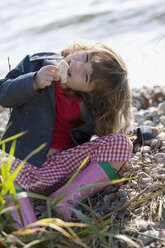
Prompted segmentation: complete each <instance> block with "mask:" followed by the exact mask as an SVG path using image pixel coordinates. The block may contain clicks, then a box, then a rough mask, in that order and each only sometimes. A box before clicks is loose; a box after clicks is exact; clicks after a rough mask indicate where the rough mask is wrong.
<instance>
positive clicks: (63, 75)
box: [57, 59, 69, 84]
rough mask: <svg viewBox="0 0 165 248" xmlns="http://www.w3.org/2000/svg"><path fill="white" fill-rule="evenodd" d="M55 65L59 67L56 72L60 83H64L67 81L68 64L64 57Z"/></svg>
mask: <svg viewBox="0 0 165 248" xmlns="http://www.w3.org/2000/svg"><path fill="white" fill-rule="evenodd" d="M57 67H58V69H59V71H58V73H57V74H58V76H59V77H60V79H61V83H62V84H65V83H66V82H67V77H68V69H69V65H68V63H67V62H66V61H65V60H64V59H62V60H61V61H60V63H59V64H58V65H57Z"/></svg>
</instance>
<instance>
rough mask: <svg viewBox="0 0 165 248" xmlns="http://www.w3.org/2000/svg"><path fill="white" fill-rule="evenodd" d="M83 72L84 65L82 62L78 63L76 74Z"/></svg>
mask: <svg viewBox="0 0 165 248" xmlns="http://www.w3.org/2000/svg"><path fill="white" fill-rule="evenodd" d="M81 70H82V63H81V62H80V61H77V62H76V72H77V73H79V72H80V71H81Z"/></svg>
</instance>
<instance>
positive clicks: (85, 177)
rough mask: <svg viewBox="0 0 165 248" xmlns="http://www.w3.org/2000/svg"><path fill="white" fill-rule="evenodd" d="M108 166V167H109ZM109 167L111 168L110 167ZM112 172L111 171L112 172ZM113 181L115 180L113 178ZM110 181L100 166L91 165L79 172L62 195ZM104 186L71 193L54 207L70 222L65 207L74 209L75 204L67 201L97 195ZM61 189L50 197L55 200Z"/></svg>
mask: <svg viewBox="0 0 165 248" xmlns="http://www.w3.org/2000/svg"><path fill="white" fill-rule="evenodd" d="M109 166H110V165H109ZM110 167H111V166H110ZM112 170H113V171H112ZM111 171H112V174H113V173H114V169H113V168H112V167H111ZM111 179H112V178H111ZM113 179H116V178H115V177H114V178H113ZM108 181H110V178H109V177H108V176H107V174H106V173H105V171H104V170H103V169H102V167H101V166H100V164H98V163H91V164H90V165H89V166H88V167H87V168H86V169H85V170H84V171H82V172H80V173H79V174H78V175H77V176H76V177H75V178H74V179H73V181H72V182H71V183H70V184H69V186H68V187H67V188H66V189H65V191H64V192H63V194H66V193H69V192H71V191H73V190H75V189H79V188H82V187H85V186H87V185H90V184H97V183H103V182H108ZM105 187H106V186H103V187H99V188H92V189H87V190H85V192H84V191H77V192H72V193H70V194H69V195H68V196H66V197H65V198H64V199H63V200H62V201H60V202H59V203H58V204H57V205H56V206H57V207H59V212H60V213H61V214H62V215H63V216H64V220H65V221H71V214H72V211H71V210H70V209H68V208H67V207H72V208H73V207H75V206H76V205H77V203H76V202H75V201H73V203H68V202H67V201H68V200H78V199H81V197H82V196H84V195H86V196H87V195H89V194H90V193H97V192H99V191H101V190H102V189H103V188H105ZM62 189H63V187H62V188H60V189H58V190H57V191H56V192H54V193H52V194H51V195H50V197H51V198H53V199H55V198H56V197H57V196H58V195H59V194H60V192H61V191H62Z"/></svg>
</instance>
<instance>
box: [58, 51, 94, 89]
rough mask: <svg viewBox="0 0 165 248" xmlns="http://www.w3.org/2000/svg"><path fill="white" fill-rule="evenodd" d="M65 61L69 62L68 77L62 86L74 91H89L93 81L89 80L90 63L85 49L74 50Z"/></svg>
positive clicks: (92, 87) (90, 72) (92, 86)
mask: <svg viewBox="0 0 165 248" xmlns="http://www.w3.org/2000/svg"><path fill="white" fill-rule="evenodd" d="M65 61H66V62H67V63H68V64H69V70H68V78H67V82H66V84H63V85H61V86H62V87H63V88H70V89H72V90H75V91H81V92H90V91H92V90H93V89H94V83H92V82H90V77H91V74H92V65H91V61H90V56H89V54H88V52H87V51H78V52H74V53H72V54H70V55H68V56H67V57H65Z"/></svg>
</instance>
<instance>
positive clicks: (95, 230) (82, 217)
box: [69, 208, 108, 247]
mask: <svg viewBox="0 0 165 248" xmlns="http://www.w3.org/2000/svg"><path fill="white" fill-rule="evenodd" d="M69 209H71V210H72V211H73V212H74V213H75V214H76V215H77V216H78V217H79V219H80V220H82V221H83V223H86V224H87V225H88V227H89V228H90V230H91V231H92V233H93V234H94V235H95V236H96V237H97V238H98V239H100V240H101V241H103V243H104V244H105V245H106V246H107V247H108V244H107V242H106V240H105V238H104V235H103V234H102V233H101V232H100V230H99V228H98V226H97V225H94V224H92V222H91V221H90V219H89V218H87V217H86V216H85V215H84V214H83V213H82V212H81V211H79V210H78V209H75V208H69Z"/></svg>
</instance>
